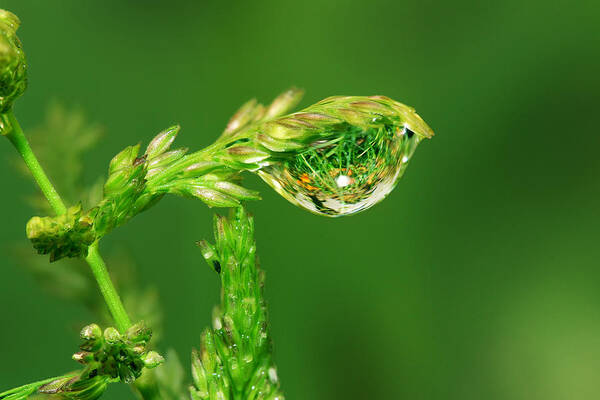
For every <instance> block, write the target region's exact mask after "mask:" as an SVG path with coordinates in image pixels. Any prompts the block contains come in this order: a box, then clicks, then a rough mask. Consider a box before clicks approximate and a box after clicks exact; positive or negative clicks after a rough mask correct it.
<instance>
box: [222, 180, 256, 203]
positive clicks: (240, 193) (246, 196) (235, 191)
mask: <svg viewBox="0 0 600 400" xmlns="http://www.w3.org/2000/svg"><path fill="white" fill-rule="evenodd" d="M214 188H215V189H218V190H219V191H220V192H222V193H226V194H228V195H230V196H233V197H235V198H236V199H240V200H260V196H259V194H258V192H256V191H254V190H250V189H246V188H245V187H242V186H239V185H236V184H234V183H231V182H227V181H221V182H217V183H215V184H214Z"/></svg>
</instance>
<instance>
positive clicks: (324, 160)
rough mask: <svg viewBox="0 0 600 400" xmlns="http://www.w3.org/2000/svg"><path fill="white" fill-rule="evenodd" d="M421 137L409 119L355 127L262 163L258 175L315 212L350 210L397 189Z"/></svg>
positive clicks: (332, 214)
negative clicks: (300, 149) (405, 122)
mask: <svg viewBox="0 0 600 400" xmlns="http://www.w3.org/2000/svg"><path fill="white" fill-rule="evenodd" d="M421 138H422V136H421V135H418V134H415V133H414V132H413V131H411V130H410V129H409V128H408V127H407V126H406V125H397V124H383V125H379V126H377V127H368V128H365V127H363V128H360V127H353V128H352V129H351V130H350V131H348V132H346V133H345V134H344V135H341V136H339V135H338V136H336V137H333V138H331V139H329V140H327V139H324V140H318V141H316V142H314V143H312V144H311V145H310V146H308V147H307V148H306V149H303V150H302V151H299V152H298V153H297V154H295V155H293V156H292V157H290V158H288V159H283V160H282V161H280V162H277V163H274V164H272V165H270V166H268V167H265V168H263V169H262V170H261V171H259V175H260V177H261V178H262V179H263V180H264V181H265V182H267V183H268V184H269V185H271V186H272V187H273V188H274V189H275V190H276V191H277V192H279V193H280V194H281V195H282V196H283V197H285V198H286V199H288V200H289V201H290V202H292V203H294V204H296V205H298V206H300V207H303V208H305V209H307V210H309V211H311V212H313V213H315V214H320V215H325V216H330V217H337V216H344V215H350V214H354V213H357V212H359V211H362V210H365V209H367V208H369V207H371V206H373V205H375V204H376V203H378V202H380V201H381V200H383V199H384V198H385V197H386V196H387V195H388V194H389V193H390V192H391V191H392V190H393V189H394V187H395V186H396V183H397V182H398V180H399V179H400V177H401V176H402V174H403V173H404V171H405V169H406V167H407V165H408V162H409V161H410V159H411V157H412V155H413V153H414V151H415V149H416V147H417V145H418V144H419V141H420V140H421Z"/></svg>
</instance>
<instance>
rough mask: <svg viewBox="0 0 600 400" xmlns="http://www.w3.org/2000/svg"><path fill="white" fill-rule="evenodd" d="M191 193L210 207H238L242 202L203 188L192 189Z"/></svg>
mask: <svg viewBox="0 0 600 400" xmlns="http://www.w3.org/2000/svg"><path fill="white" fill-rule="evenodd" d="M189 193H190V194H191V195H192V196H194V197H197V198H198V199H200V200H202V201H203V202H205V203H206V204H207V205H208V206H209V207H237V206H239V205H240V202H239V201H238V200H236V199H234V198H233V197H231V196H228V195H226V194H223V193H221V192H219V191H216V190H212V189H208V188H206V187H202V186H195V187H192V188H190V190H189Z"/></svg>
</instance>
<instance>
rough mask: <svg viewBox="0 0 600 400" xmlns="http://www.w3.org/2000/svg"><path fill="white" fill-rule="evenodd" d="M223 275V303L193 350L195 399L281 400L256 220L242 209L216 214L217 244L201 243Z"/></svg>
mask: <svg viewBox="0 0 600 400" xmlns="http://www.w3.org/2000/svg"><path fill="white" fill-rule="evenodd" d="M198 245H199V246H200V248H201V250H202V254H203V256H204V258H205V259H206V261H207V262H208V264H209V265H210V266H211V268H213V269H214V270H215V271H216V272H217V273H218V274H219V276H220V278H221V284H222V292H221V305H220V307H217V308H216V309H215V311H214V313H213V314H214V315H213V329H207V330H205V331H204V333H203V334H202V343H201V349H200V352H197V351H194V352H193V354H192V374H193V377H194V385H193V386H192V387H191V388H190V393H191V395H192V399H194V400H205V399H211V400H212V399H222V400H227V399H231V400H235V399H248V400H259V399H261V400H267V399H270V400H282V399H283V395H282V394H281V392H280V389H279V381H278V379H277V373H276V369H275V366H274V364H273V360H272V354H271V338H270V336H269V331H268V325H267V311H266V304H265V301H264V297H263V285H264V273H263V272H262V271H261V270H260V269H259V268H258V265H257V262H256V245H255V243H254V223H253V220H252V218H251V217H250V216H248V214H247V213H246V212H245V210H244V209H243V208H242V207H239V208H237V209H235V210H234V211H232V215H231V217H230V218H225V217H220V216H217V217H216V218H215V244H214V245H212V244H210V243H208V242H206V241H200V242H198Z"/></svg>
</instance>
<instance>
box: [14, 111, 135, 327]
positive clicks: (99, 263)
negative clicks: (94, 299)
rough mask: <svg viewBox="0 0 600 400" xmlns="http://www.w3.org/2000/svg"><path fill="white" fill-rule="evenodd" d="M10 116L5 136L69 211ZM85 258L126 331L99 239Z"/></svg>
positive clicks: (61, 210)
mask: <svg viewBox="0 0 600 400" xmlns="http://www.w3.org/2000/svg"><path fill="white" fill-rule="evenodd" d="M6 117H8V121H9V123H10V125H11V129H9V132H8V133H7V134H6V135H5V136H6V137H7V138H8V139H9V140H10V141H11V143H12V144H13V145H14V146H15V148H16V149H17V151H18V152H19V154H21V156H22V157H23V160H24V161H25V164H26V165H27V167H28V168H29V170H30V171H31V173H32V175H33V177H34V178H35V181H36V182H37V184H38V185H39V187H40V189H41V190H42V192H43V193H44V196H46V199H48V202H49V203H50V206H52V209H53V210H54V211H55V212H56V214H58V215H60V214H65V213H66V212H67V207H65V203H63V201H62V199H61V198H60V195H59V194H58V192H57V191H56V189H55V188H54V186H53V185H52V182H50V179H48V176H47V175H46V173H45V172H44V169H43V168H42V166H41V165H40V163H39V161H38V160H37V158H36V156H35V154H34V153H33V150H31V146H29V142H28V141H27V138H26V137H25V135H24V134H23V129H21V125H20V124H19V121H17V118H16V117H15V115H14V113H13V112H12V110H11V111H8V112H7V113H6ZM85 261H86V262H87V263H88V264H89V266H90V268H91V269H92V273H93V274H94V277H95V278H96V282H98V286H99V287H100V291H101V292H102V296H104V300H105V301H106V305H107V306H108V309H109V310H110V313H111V314H112V316H113V319H114V320H115V323H116V325H117V329H119V330H120V331H121V332H125V331H126V330H127V329H128V328H129V327H130V326H131V322H130V320H129V317H128V316H127V312H126V311H125V307H123V303H121V299H120V298H119V294H118V293H117V290H116V289H115V287H114V285H113V284H112V281H111V280H110V276H109V274H108V271H107V269H106V264H105V263H104V260H103V259H102V256H100V253H99V252H98V242H95V243H94V244H92V245H91V246H90V248H89V251H88V256H87V257H86V258H85Z"/></svg>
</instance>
